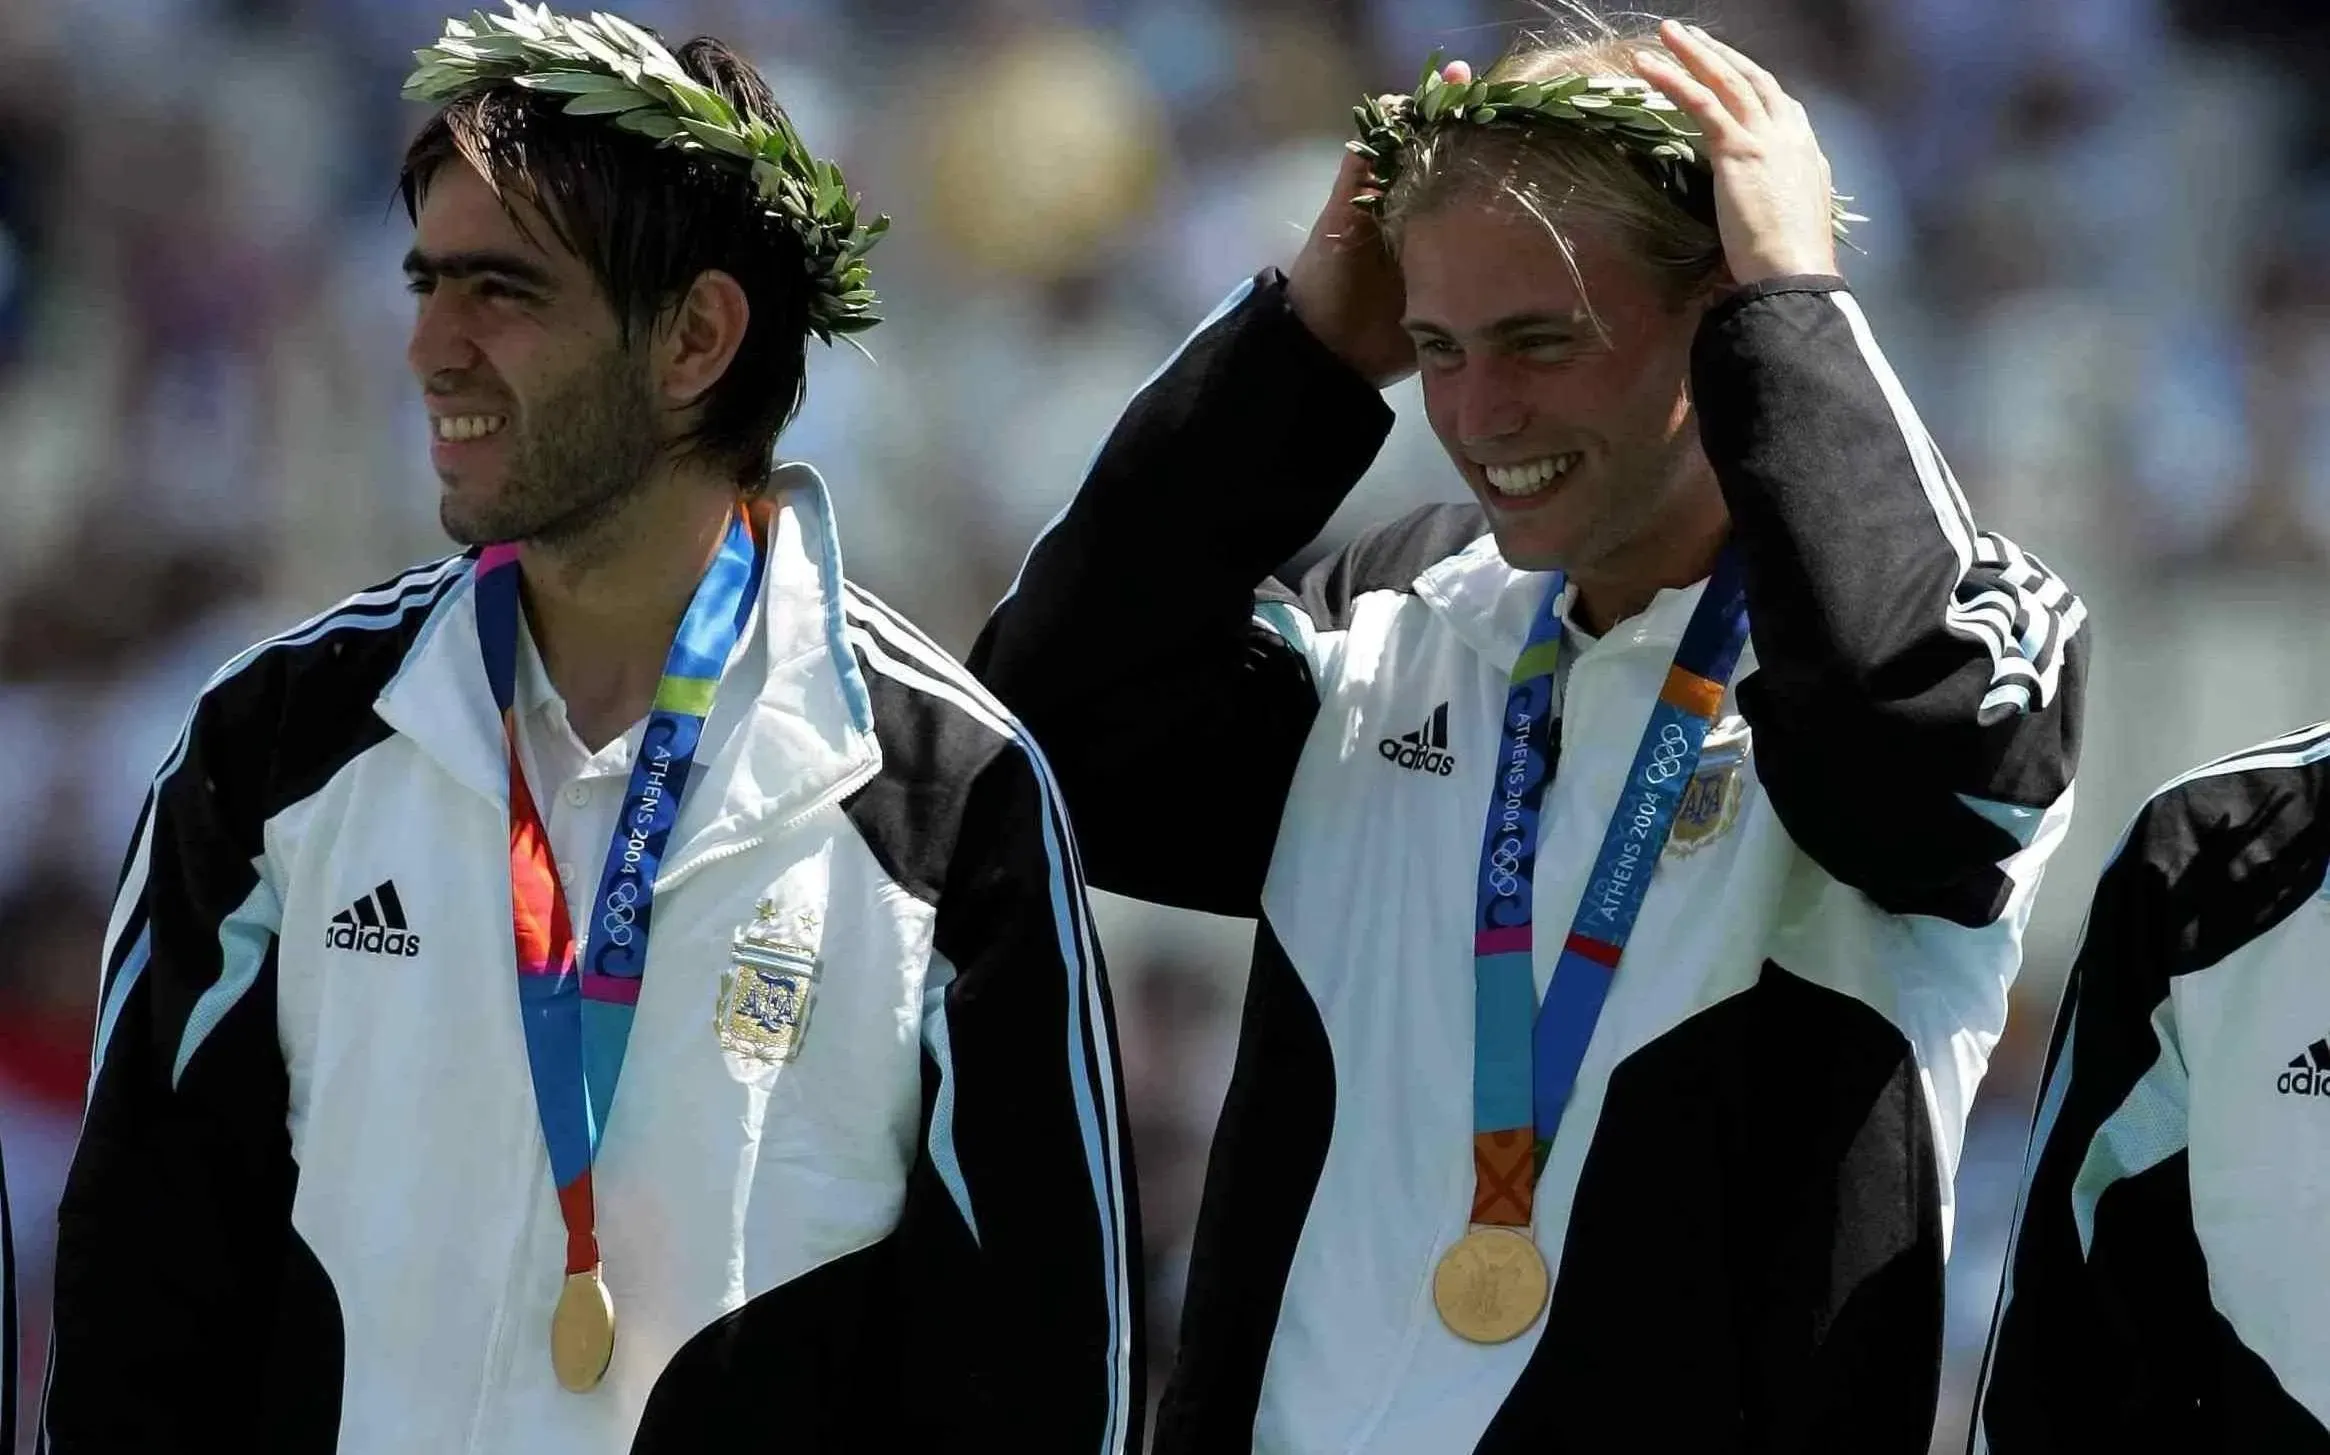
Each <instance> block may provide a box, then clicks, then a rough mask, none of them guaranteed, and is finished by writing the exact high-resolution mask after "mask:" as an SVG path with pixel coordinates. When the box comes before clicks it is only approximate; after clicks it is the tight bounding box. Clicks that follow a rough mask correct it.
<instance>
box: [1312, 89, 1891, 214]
mask: <svg viewBox="0 0 2330 1455" xmlns="http://www.w3.org/2000/svg"><path fill="white" fill-rule="evenodd" d="M1441 62H1442V54H1441V52H1439V51H1434V52H1433V53H1432V56H1431V59H1429V60H1427V61H1426V62H1425V63H1424V71H1423V74H1422V75H1421V76H1420V77H1419V78H1418V79H1417V82H1416V89H1415V90H1414V91H1412V92H1410V93H1409V94H1408V95H1405V96H1393V97H1388V98H1378V97H1372V96H1371V97H1369V98H1368V99H1367V100H1365V101H1362V102H1361V103H1360V104H1359V105H1357V106H1354V107H1353V108H1351V115H1352V119H1353V120H1354V121H1355V122H1356V123H1357V126H1358V133H1359V134H1358V136H1357V137H1356V138H1354V139H1353V140H1351V141H1347V142H1345V143H1344V146H1345V147H1346V148H1348V149H1349V150H1351V151H1353V152H1356V153H1358V154H1359V155H1360V156H1362V157H1365V158H1366V159H1367V161H1368V163H1369V165H1368V179H1367V188H1366V190H1364V191H1362V192H1361V193H1360V194H1359V195H1358V196H1356V197H1354V198H1353V199H1352V201H1353V203H1354V204H1355V205H1357V206H1358V207H1360V208H1361V209H1363V210H1366V211H1370V212H1381V211H1382V209H1383V204H1384V199H1385V197H1387V196H1388V195H1390V192H1391V189H1392V185H1393V184H1394V183H1395V182H1397V181H1398V180H1399V174H1400V167H1401V165H1402V164H1403V162H1404V161H1405V160H1406V159H1407V157H1408V156H1409V155H1410V154H1411V153H1412V151H1413V150H1414V148H1415V147H1416V146H1417V145H1419V144H1420V143H1421V142H1422V141H1423V140H1424V138H1425V137H1426V136H1428V135H1430V134H1432V133H1433V132H1435V131H1436V130H1438V129H1439V128H1441V127H1444V126H1452V125H1474V126H1565V127H1574V128H1578V129H1582V130H1584V131H1587V132H1590V133H1592V134H1594V135H1597V136H1603V137H1607V138H1608V139H1609V140H1610V141H1612V142H1613V143H1615V144H1617V145H1618V146H1619V147H1621V148H1623V149H1624V150H1625V151H1627V152H1628V153H1630V154H1631V155H1633V156H1634V157H1636V158H1637V159H1638V160H1639V161H1640V162H1641V164H1642V165H1643V166H1644V167H1645V168H1646V169H1647V170H1648V171H1649V173H1650V175H1651V177H1652V178H1653V179H1654V180H1655V181H1656V182H1657V183H1658V184H1659V186H1660V187H1662V188H1664V189H1665V190H1666V191H1668V192H1669V193H1670V194H1672V195H1673V196H1674V197H1675V198H1676V199H1677V200H1678V201H1681V202H1682V203H1684V204H1685V206H1687V207H1690V208H1692V209H1694V210H1698V211H1705V209H1706V207H1707V205H1708V203H1709V201H1710V200H1711V198H1712V195H1713V192H1712V189H1713V186H1714V182H1713V178H1712V176H1711V175H1710V174H1709V172H1708V169H1707V163H1706V161H1705V160H1704V159H1703V158H1702V156H1701V155H1700V153H1699V150H1698V147H1697V145H1696V143H1697V142H1698V141H1699V139H1700V137H1699V129H1698V126H1697V124H1696V123H1695V122H1693V121H1692V120H1691V117H1690V114H1689V113H1688V112H1686V111H1684V110H1683V109H1682V108H1681V107H1680V106H1677V105H1676V104H1675V103H1674V102H1673V101H1672V100H1670V99H1669V98H1667V97H1666V96H1664V95H1662V94H1661V93H1659V92H1658V91H1656V90H1654V89H1652V87H1651V85H1650V83H1649V82H1647V81H1644V80H1642V79H1641V78H1640V77H1636V76H1596V75H1588V74H1585V73H1582V72H1573V73H1570V74H1567V75H1562V76H1556V77H1553V78H1551V79H1548V80H1542V81H1486V80H1476V81H1469V82H1463V83H1458V82H1452V81H1449V80H1447V79H1446V78H1445V77H1444V76H1442V74H1441ZM1851 201H1852V199H1851V198H1850V197H1844V196H1837V195H1831V197H1830V198H1829V225H1830V227H1831V228H1832V229H1833V230H1834V232H1835V234H1836V237H1837V240H1838V241H1840V242H1845V243H1847V244H1848V245H1850V239H1849V236H1848V234H1849V233H1850V231H1851V227H1850V224H1852V223H1856V222H1866V221H1868V219H1867V218H1866V217H1863V216H1861V215H1860V214H1859V213H1857V212H1850V211H1847V210H1846V207H1845V204H1846V203H1849V202H1851Z"/></svg>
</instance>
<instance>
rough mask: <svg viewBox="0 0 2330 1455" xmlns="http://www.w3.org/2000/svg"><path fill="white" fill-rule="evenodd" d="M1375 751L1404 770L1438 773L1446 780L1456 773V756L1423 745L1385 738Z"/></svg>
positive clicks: (1376, 746)
mask: <svg viewBox="0 0 2330 1455" xmlns="http://www.w3.org/2000/svg"><path fill="white" fill-rule="evenodd" d="M1375 750H1376V751H1377V752H1379V753H1381V754H1383V755H1384V757H1385V758H1387V759H1388V760H1390V761H1391V762H1394V763H1397V764H1399V765H1400V766H1401V767H1402V768H1413V769H1415V770H1416V771H1417V772H1419V773H1437V774H1439V775H1440V776H1441V777H1443V778H1446V777H1447V776H1448V775H1449V774H1451V773H1453V772H1455V771H1456V755H1455V754H1454V753H1444V752H1442V751H1441V750H1440V749H1438V748H1427V747H1425V746H1424V745H1423V744H1421V743H1403V742H1398V741H1396V740H1394V739H1391V738H1385V739H1384V740H1383V741H1382V742H1380V743H1377V744H1376V745H1375Z"/></svg>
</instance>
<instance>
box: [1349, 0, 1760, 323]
mask: <svg viewBox="0 0 2330 1455" xmlns="http://www.w3.org/2000/svg"><path fill="white" fill-rule="evenodd" d="M1567 8H1569V9H1570V10H1571V15H1570V17H1569V20H1568V23H1567V28H1566V29H1565V31H1564V32H1562V33H1558V34H1553V35H1547V34H1541V33H1536V32H1529V33H1524V34H1523V35H1522V36H1521V38H1520V39H1519V41H1518V42H1517V43H1516V44H1515V45H1514V47H1513V48H1512V49H1511V50H1509V51H1507V52H1506V54H1505V55H1504V57H1503V58H1502V59H1501V60H1499V61H1498V62H1497V63H1496V65H1495V66H1493V67H1491V68H1490V70H1489V72H1488V74H1487V76H1485V77H1484V78H1483V79H1486V80H1490V81H1544V80H1551V79H1553V78H1554V77H1557V76H1564V75H1574V74H1578V73H1584V74H1586V75H1598V76H1609V75H1627V76H1631V75H1634V74H1636V69H1635V60H1634V57H1635V53H1636V52H1637V51H1638V50H1642V49H1644V48H1656V47H1657V46H1658V45H1659V41H1658V32H1657V27H1658V17H1656V16H1629V17H1627V18H1626V21H1625V23H1624V24H1623V25H1621V24H1620V23H1618V22H1614V21H1611V20H1609V19H1605V18H1603V17H1601V16H1598V15H1596V14H1594V13H1593V12H1591V11H1589V10H1586V9H1585V8H1584V7H1583V6H1582V5H1577V6H1571V7H1567ZM1704 195H1706V194H1703V196H1704ZM1454 201H1465V202H1498V201H1502V202H1505V203H1510V204H1512V205H1514V206H1517V207H1519V208H1520V209H1521V210H1522V211H1523V212H1525V213H1527V214H1528V215H1529V216H1530V217H1532V218H1534V219H1536V220H1537V221H1538V222H1539V223H1541V224H1542V225H1543V226H1544V227H1545V229H1546V231H1547V232H1548V233H1549V234H1550V235H1551V236H1552V238H1553V240H1554V242H1555V243H1556V244H1557V245H1559V247H1560V248H1561V252H1562V256H1563V258H1564V259H1565V260H1566V261H1567V262H1568V264H1569V268H1570V275H1571V278H1572V280H1573V281H1574V282H1576V283H1577V285H1578V288H1579V291H1580V293H1581V295H1582V294H1583V293H1584V291H1585V281H1584V279H1583V278H1582V277H1580V276H1579V274H1578V267H1577V255H1576V249H1575V248H1574V246H1573V245H1572V242H1571V238H1570V233H1569V230H1570V228H1571V227H1572V226H1574V225H1575V224H1577V223H1580V222H1584V223H1588V224H1593V225H1599V226H1600V227H1602V228H1604V229H1607V233H1608V235H1609V236H1610V237H1611V238H1612V239H1613V240H1614V241H1616V242H1617V243H1618V244H1619V245H1620V247H1621V248H1623V249H1624V250H1625V251H1626V252H1627V253H1628V254H1629V255H1631V256H1633V257H1635V258H1636V259H1638V260H1639V261H1641V262H1642V263H1644V264H1645V265H1647V266H1648V267H1649V268H1650V269H1651V270H1652V271H1653V272H1654V273H1655V274H1657V275H1658V276H1659V277H1661V278H1662V279H1663V280H1665V281H1666V282H1667V284H1668V285H1669V288H1670V294H1671V296H1672V297H1674V298H1675V299H1677V300H1678V301H1679V300H1681V299H1683V298H1685V297H1688V296H1690V295H1691V294H1693V293H1695V292H1697V291H1698V290H1699V289H1701V288H1702V287H1703V286H1704V285H1705V284H1706V283H1707V281H1708V280H1709V279H1710V278H1712V277H1714V275H1715V274H1716V272H1717V271H1718V270H1720V269H1721V268H1722V266H1723V240H1722V238H1721V237H1720V236H1719V235H1718V233H1717V232H1716V228H1715V219H1714V216H1713V213H1712V210H1711V209H1707V208H1704V207H1703V208H1701V209H1697V210H1695V209H1694V208H1692V207H1689V206H1686V205H1685V203H1684V201H1683V199H1681V198H1679V197H1677V196H1676V194H1675V193H1673V192H1671V191H1669V190H1668V189H1667V188H1665V187H1663V186H1661V185H1660V184H1659V182H1658V181H1657V179H1656V178H1655V176H1654V175H1653V174H1652V173H1651V172H1650V171H1649V169H1648V168H1646V167H1645V166H1644V165H1643V164H1642V163H1641V162H1640V161H1639V160H1638V159H1637V158H1636V157H1635V156H1634V155H1633V154H1632V153H1630V152H1628V151H1627V150H1626V149H1625V148H1624V147H1622V146H1620V145H1619V144H1618V143H1616V142H1614V141H1611V140H1609V139H1608V138H1606V137H1602V136H1597V135H1595V134H1594V133H1592V132H1589V131H1585V130H1582V129H1577V128H1572V127H1566V126H1561V125H1558V124H1548V123H1544V122H1516V123H1507V122H1495V123H1491V124H1489V125H1486V126H1482V125H1476V124H1473V123H1471V122H1457V123H1452V124H1444V125H1440V126H1435V127H1432V128H1430V129H1428V130H1427V131H1425V133H1424V134H1423V135H1422V136H1421V137H1420V138H1419V139H1418V140H1417V141H1416V142H1415V143H1414V144H1413V145H1412V146H1411V147H1410V148H1409V149H1408V152H1407V155H1405V156H1404V157H1402V158H1401V159H1400V165H1399V174H1398V180H1397V181H1396V182H1395V183H1394V184H1393V185H1392V188H1391V191H1390V193H1389V194H1388V195H1387V196H1386V197H1385V199H1384V208H1383V218H1384V231H1385V235H1386V236H1387V237H1388V238H1389V239H1390V240H1391V244H1392V247H1393V248H1394V250H1395V251H1396V250H1397V249H1398V248H1399V246H1400V244H1401V241H1402V238H1403V234H1404V232H1405V227H1406V224H1407V223H1408V222H1409V221H1410V220H1411V219H1414V218H1416V217H1420V216H1422V215H1424V214H1425V213H1427V212H1431V211H1433V210H1435V209H1437V208H1439V207H1442V206H1445V205H1447V204H1448V203H1450V202H1454ZM1702 211H1704V212H1705V214H1706V215H1704V216H1703V215H1701V212H1702ZM1586 307H1587V311H1588V312H1589V314H1590V313H1592V311H1593V303H1592V300H1591V299H1588V300H1587V303H1586ZM1596 325H1597V326H1599V319H1597V320H1596Z"/></svg>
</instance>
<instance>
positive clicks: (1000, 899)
mask: <svg viewBox="0 0 2330 1455" xmlns="http://www.w3.org/2000/svg"><path fill="white" fill-rule="evenodd" d="M935 948H936V955H935V957H934V965H938V966H944V967H948V968H950V969H951V971H952V978H951V979H949V980H948V981H947V982H946V983H945V985H944V987H943V989H938V990H936V991H935V992H934V994H933V995H932V997H931V998H930V1001H929V1003H928V1004H927V1005H926V1009H925V1024H924V1028H923V1039H924V1046H925V1050H926V1053H927V1054H926V1075H927V1076H929V1077H931V1078H932V1081H931V1093H932V1094H931V1096H930V1097H929V1106H928V1111H927V1112H926V1116H925V1119H924V1136H923V1144H922V1151H921V1154H920V1158H919V1165H918V1166H917V1167H916V1169H915V1172H914V1175H913V1177H912V1179H911V1180H910V1183H909V1189H910V1190H909V1203H910V1206H909V1208H908V1210H907V1213H906V1215H905V1216H903V1217H902V1218H901V1222H900V1227H901V1231H902V1234H906V1235H908V1236H909V1237H910V1238H911V1239H912V1241H913V1245H912V1246H909V1247H908V1248H906V1249H905V1250H904V1256H905V1258H906V1259H907V1266H908V1268H909V1270H910V1271H909V1282H910V1283H911V1284H913V1285H915V1286H918V1287H921V1288H924V1289H926V1290H931V1289H941V1288H945V1289H953V1290H956V1295H955V1296H959V1297H960V1298H961V1299H963V1300H964V1301H965V1304H964V1306H963V1307H960V1308H957V1309H954V1310H952V1311H948V1312H947V1313H946V1314H945V1316H946V1317H947V1318H948V1320H949V1322H951V1323H956V1324H958V1325H960V1326H962V1327H965V1328H969V1329H974V1330H977V1331H978V1337H977V1338H976V1340H975V1341H974V1342H973V1343H972V1345H971V1346H970V1347H966V1348H964V1349H962V1350H960V1351H958V1354H957V1356H956V1357H958V1358H959V1359H960V1360H961V1361H963V1363H964V1364H965V1366H966V1368H967V1370H968V1372H969V1373H970V1375H971V1381H970V1382H971V1384H972V1385H973V1387H974V1388H975V1389H976V1390H977V1397H976V1399H975V1400H972V1401H969V1402H967V1403H966V1406H965V1409H964V1411H963V1416H962V1420H960V1421H956V1422H953V1423H952V1428H951V1430H950V1438H951V1439H952V1441H953V1442H954V1443H953V1444H951V1445H950V1446H949V1448H961V1449H966V1450H967V1449H982V1450H984V1449H996V1450H1003V1449H1011V1450H1061V1451H1070V1450H1073V1451H1097V1452H1104V1455H1106V1452H1115V1455H1127V1452H1132V1455H1137V1452H1138V1451H1139V1450H1140V1449H1141V1421H1142V1417H1143V1395H1142V1349H1143V1343H1144V1341H1143V1330H1142V1322H1141V1319H1142V1314H1141V1299H1140V1288H1139V1283H1138V1275H1137V1270H1138V1269H1139V1268H1140V1240H1139V1222H1138V1207H1137V1203H1136V1198H1135V1192H1134V1187H1133V1181H1132V1168H1131V1161H1130V1156H1129V1151H1128V1142H1127V1137H1126V1132H1125V1116H1124V1089H1123V1084H1122V1078H1121V1076H1120V1075H1119V1073H1118V1070H1117V1064H1118V1063H1117V1054H1116V1033H1115V1026H1114V1021H1113V1018H1112V1014H1111V1011H1110V1007H1109V999H1108V990H1107V982H1106V975H1105V971H1104V969H1103V966H1102V964H1101V960H1100V952H1099V947H1098V944H1097V942H1096V941H1095V940H1094V938H1093V935H1092V931H1091V925H1090V921H1089V916H1088V911H1087V906H1086V904H1085V897H1084V890H1083V886H1082V884H1081V882H1080V881H1079V877H1078V872H1077V869H1076V864H1075V844H1074V841H1073V839H1072V838H1071V836H1070V833H1069V829H1068V826H1067V820H1066V818H1065V816H1064V815H1063V814H1062V812H1061V810H1060V805H1059V803H1058V802H1057V800H1056V799H1054V798H1053V796H1052V795H1051V793H1050V791H1049V789H1048V787H1047V786H1046V784H1045V782H1044V777H1043V774H1042V772H1041V768H1040V760H1039V759H1037V758H1035V757H1033V756H1032V755H1029V754H1026V753H1022V752H1019V751H1011V752H1007V753H1005V754H1004V755H1002V756H1001V757H1000V758H998V759H997V760H996V761H995V762H994V763H993V764H991V765H990V766H989V767H988V768H987V769H986V770H985V771H984V772H983V773H982V775H981V777H980V780H979V782H978V784H977V785H976V786H975V787H974V788H973V790H972V793H971V797H970V800H969V802H968V804H967V805H966V808H965V814H964V821H963V829H962V836H961V838H960V839H959V840H958V842H957V846H956V849H955V854H954V861H953V867H952V869H951V871H950V873H949V875H948V881H947V884H946V887H945V889H944V891H943V893H942V894H941V896H940V901H939V915H938V924H937V929H936V934H935ZM942 973H944V971H942Z"/></svg>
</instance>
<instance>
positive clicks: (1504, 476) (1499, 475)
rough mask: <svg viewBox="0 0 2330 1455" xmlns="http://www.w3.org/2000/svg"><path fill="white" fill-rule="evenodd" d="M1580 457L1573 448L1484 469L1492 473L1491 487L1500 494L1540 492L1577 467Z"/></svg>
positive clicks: (1485, 466)
mask: <svg viewBox="0 0 2330 1455" xmlns="http://www.w3.org/2000/svg"><path fill="white" fill-rule="evenodd" d="M1580 458H1581V457H1580V456H1579V454H1578V453H1577V452H1576V451H1575V450H1572V451H1570V452H1569V453H1567V454H1561V455H1549V456H1547V457H1546V458H1544V459H1542V460H1532V461H1530V462H1529V463H1528V464H1525V465H1484V466H1482V473H1484V474H1486V475H1487V476H1488V477H1489V486H1490V488H1491V489H1493V490H1495V491H1496V492H1497V493H1498V494H1499V495H1511V496H1515V497H1521V496H1529V495H1536V494H1538V493H1539V492H1541V491H1543V490H1544V489H1545V488H1546V487H1548V486H1550V485H1551V484H1553V482H1554V481H1556V480H1559V479H1560V478H1561V477H1562V476H1564V475H1567V474H1568V473H1569V472H1570V471H1571V470H1572V469H1574V468H1576V466H1577V463H1578V460H1579V459H1580Z"/></svg>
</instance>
